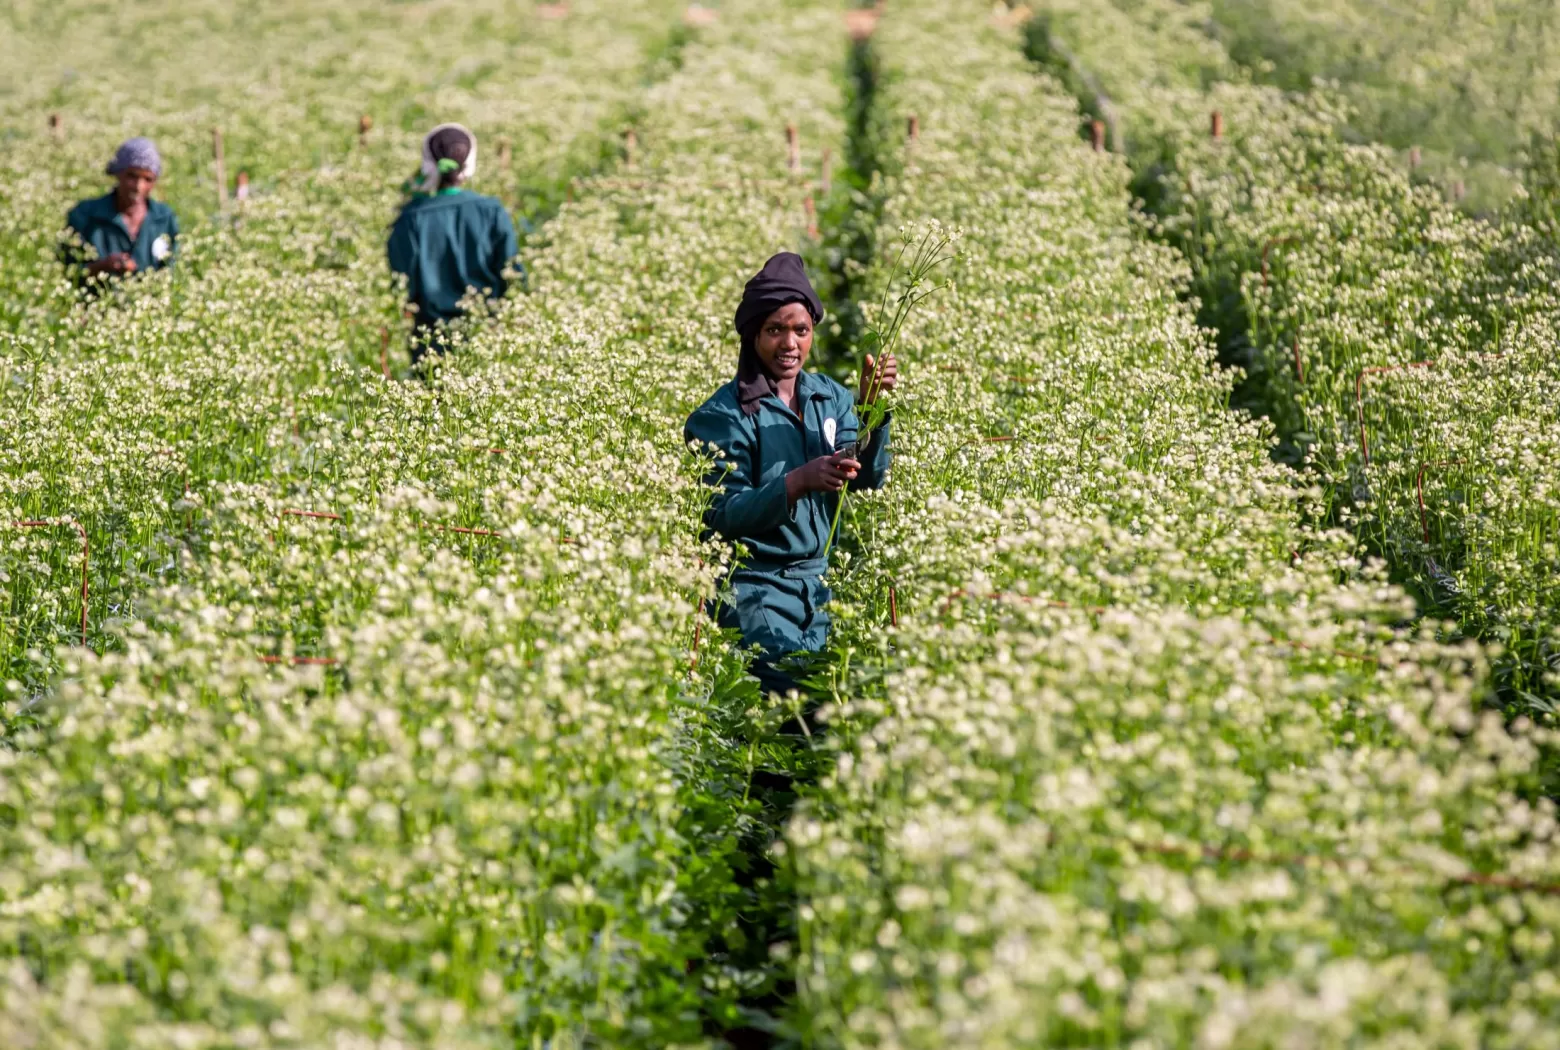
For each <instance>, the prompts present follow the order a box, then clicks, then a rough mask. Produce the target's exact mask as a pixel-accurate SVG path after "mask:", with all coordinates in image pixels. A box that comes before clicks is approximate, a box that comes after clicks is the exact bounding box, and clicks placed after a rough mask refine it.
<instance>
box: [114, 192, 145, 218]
mask: <svg viewBox="0 0 1560 1050" xmlns="http://www.w3.org/2000/svg"><path fill="white" fill-rule="evenodd" d="M114 207H115V208H116V209H118V211H119V214H121V215H140V214H141V213H142V212H144V211H146V198H145V197H143V196H141V195H140V194H138V193H121V192H119V191H118V190H115V191H114Z"/></svg>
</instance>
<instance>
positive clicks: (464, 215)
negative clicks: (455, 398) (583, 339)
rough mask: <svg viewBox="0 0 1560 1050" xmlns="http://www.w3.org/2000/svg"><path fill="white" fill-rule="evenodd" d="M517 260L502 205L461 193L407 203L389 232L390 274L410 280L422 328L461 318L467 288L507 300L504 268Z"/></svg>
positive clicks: (450, 192) (443, 193)
mask: <svg viewBox="0 0 1560 1050" xmlns="http://www.w3.org/2000/svg"><path fill="white" fill-rule="evenodd" d="M518 254H520V242H519V239H518V238H517V237H516V236H515V224H514V223H513V222H511V221H510V219H509V213H508V212H506V211H505V210H504V205H503V203H502V202H501V201H499V200H498V199H496V198H494V197H484V196H482V195H481V194H479V193H471V192H469V191H467V190H462V189H450V190H443V191H441V192H439V193H436V194H434V195H432V196H428V197H416V198H414V199H412V200H411V201H408V202H407V204H406V206H405V207H403V208H402V209H401V214H400V215H399V216H397V218H396V220H395V226H394V228H393V229H391V231H390V244H389V256H390V269H392V270H394V271H395V272H396V273H402V274H405V275H406V284H407V297H408V298H409V299H410V300H411V301H412V302H413V303H415V304H416V306H417V322H418V323H419V324H431V323H433V322H435V321H448V320H451V319H453V318H456V317H459V316H460V315H461V313H462V311H461V309H460V300H461V298H462V297H464V296H465V294H466V290H467V289H469V288H476V289H478V290H480V291H481V292H482V293H483V294H485V295H486V296H487V297H488V298H490V299H497V298H500V297H501V296H503V294H504V291H505V290H506V289H507V287H508V282H507V281H506V280H505V278H504V268H505V267H506V266H508V265H509V263H510V262H511V261H512V260H513V259H514V257H515V256H516V255H518Z"/></svg>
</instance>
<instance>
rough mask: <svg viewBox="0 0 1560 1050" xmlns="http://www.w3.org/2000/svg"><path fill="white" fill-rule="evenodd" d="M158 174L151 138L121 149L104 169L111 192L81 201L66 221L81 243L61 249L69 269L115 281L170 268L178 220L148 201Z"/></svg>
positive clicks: (161, 205) (164, 207)
mask: <svg viewBox="0 0 1560 1050" xmlns="http://www.w3.org/2000/svg"><path fill="white" fill-rule="evenodd" d="M162 170H163V169H162V157H161V156H160V155H159V154H158V152H157V147H156V146H155V145H153V144H152V140H151V139H146V138H133V139H127V140H126V141H125V142H124V143H123V144H121V145H120V147H119V149H118V150H117V151H116V152H115V153H114V159H113V160H111V161H109V162H108V168H107V172H108V174H109V175H112V176H113V177H114V179H115V180H116V184H115V186H114V189H113V190H112V191H110V192H109V193H108V194H106V195H105V196H102V197H93V198H91V199H89V200H84V201H82V202H81V203H80V204H78V205H76V206H75V207H74V208H72V209H71V210H70V215H68V216H67V217H66V219H65V222H66V225H68V226H69V227H70V228H71V230H72V231H74V232H75V234H76V236H77V237H78V238H79V239H80V243H68V244H66V245H65V248H64V254H65V259H66V262H67V264H68V265H70V266H71V267H73V268H74V269H76V271H77V273H79V274H82V275H84V276H87V277H96V276H99V275H103V276H115V277H118V276H123V275H125V274H130V273H144V272H145V271H147V270H160V269H162V268H163V267H165V266H168V265H170V264H171V263H172V262H173V259H174V256H175V254H176V253H177V252H178V245H179V220H178V218H177V217H176V216H175V215H174V214H173V209H172V208H170V207H168V206H167V205H166V204H164V203H162V202H161V201H154V200H152V189H153V188H154V187H155V186H156V185H157V180H158V178H160V177H161V176H162ZM87 248H91V249H92V252H88V251H86V250H85V249H87ZM93 253H95V254H96V257H95V258H93Z"/></svg>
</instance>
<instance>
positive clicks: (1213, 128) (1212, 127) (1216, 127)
mask: <svg viewBox="0 0 1560 1050" xmlns="http://www.w3.org/2000/svg"><path fill="white" fill-rule="evenodd" d="M1208 134H1209V135H1211V136H1212V137H1213V139H1214V140H1215V141H1217V140H1218V139H1222V138H1223V137H1224V114H1223V113H1220V112H1219V111H1218V110H1214V111H1213V117H1212V118H1211V119H1210V120H1209V121H1208Z"/></svg>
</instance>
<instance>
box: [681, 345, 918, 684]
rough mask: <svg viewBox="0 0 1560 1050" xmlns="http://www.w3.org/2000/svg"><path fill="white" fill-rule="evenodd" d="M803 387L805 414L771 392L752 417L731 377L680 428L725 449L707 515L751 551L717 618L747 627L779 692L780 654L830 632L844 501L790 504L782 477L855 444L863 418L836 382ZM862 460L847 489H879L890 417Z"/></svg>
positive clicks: (712, 528)
mask: <svg viewBox="0 0 1560 1050" xmlns="http://www.w3.org/2000/svg"><path fill="white" fill-rule="evenodd" d="M796 388H797V397H798V400H799V401H800V403H801V406H802V411H801V414H800V415H798V414H797V413H795V412H793V411H791V408H790V406H788V405H786V404H785V403H784V402H782V401H781V400H780V399H779V398H778V397H775V396H774V395H770V396H768V397H765V398H764V399H763V400H762V401H760V402H759V408H758V412H757V413H755V414H754V415H751V416H745V415H743V414H742V408H741V405H740V403H739V402H738V399H737V383H736V380H732V381H731V382H729V383H727V384H726V385H725V386H723V387H721V388H720V389H719V390H717V391H716V392H715V395H714V396H713V397H711V398H710V399H709V400H708V401H706V402H705V403H704V404H702V405H700V406H699V408H698V409H697V410H696V411H695V412H694V413H693V415H691V416H689V417H688V422H687V425H686V426H685V427H684V428H683V434H684V437H685V438H686V439H687V440H689V441H698V442H706V443H708V444H711V445H714V446H715V447H717V448H719V449H720V450H721V454H720V455H719V456H717V459H716V464H715V467H714V468H713V469H712V470H711V471H710V473H709V474H708V475H707V476H706V479H705V480H706V482H707V483H708V484H709V485H711V486H712V487H714V488H715V489H716V490H717V491H716V494H715V499H714V501H713V502H712V503H711V504H710V507H709V510H708V511H706V512H705V516H704V524H705V528H706V530H707V532H706V535H708V534H711V533H713V534H717V535H719V536H721V537H722V538H724V539H726V540H728V541H732V542H741V543H742V544H743V545H744V546H746V547H747V548H748V550H749V551H750V555H749V557H748V560H747V561H746V562H745V563H744V564H743V565H742V566H741V567H740V568H738V569H737V570H736V571H735V572H734V573H733V574H732V588H731V589H732V600H731V603H730V604H725V603H722V605H721V606H720V607H719V608H718V609H717V617H718V619H719V621H720V623H721V624H722V626H726V627H733V628H736V629H738V630H740V631H741V633H742V639H743V641H744V642H746V643H747V644H750V645H757V646H758V647H759V649H760V650H761V656H760V659H759V661H758V662H757V663H756V664H755V665H754V668H753V670H754V673H755V674H757V676H758V678H759V680H760V681H761V682H762V683H763V684H764V685H765V686H766V687H769V688H772V689H775V690H777V691H783V690H784V689H786V688H788V687H789V686H790V685H793V684H794V682H792V681H791V680H790V679H789V678H788V677H787V676H786V675H785V674H784V673H783V672H777V671H776V670H775V669H774V667H773V661H774V660H776V659H777V658H779V657H781V656H784V655H785V654H787V653H794V652H815V651H817V650H819V649H822V648H823V646H824V643H825V642H826V641H827V639H828V629H829V617H828V614H827V612H826V611H825V610H824V606H825V605H826V604H827V603H828V601H829V597H830V595H829V591H828V588H827V587H825V586H824V584H823V574H824V572H825V571H827V569H828V561H827V559H826V558H825V557H824V545H825V544H826V543H827V542H828V539H829V528H830V526H831V525H832V523H833V520H834V511H835V508H836V507H837V506H838V505H839V496H838V495H837V494H835V493H832V492H809V493H806V494H805V495H803V496H802V497H801V498H800V499H798V500H797V501H796V504H795V505H794V506H793V505H792V504H791V503H790V502H789V501H788V500H787V499H786V494H785V476H786V474H787V473H789V472H790V471H792V470H795V469H796V468H797V467H800V466H801V465H802V464H804V463H807V462H808V461H810V460H813V459H817V458H818V457H819V456H826V455H829V454H831V453H832V452H833V451H834V450H835V449H836V448H838V447H839V446H840V445H841V444H843V443H845V442H847V441H855V440H856V435H857V431H858V428H859V425H860V424H859V422H858V420H857V418H856V399H855V397H854V396H853V395H852V394H851V392H850V391H849V390H846V389H845V388H844V387H843V386H841V385H840V384H838V383H836V382H835V381H834V380H832V379H829V378H828V377H826V376H820V375H815V374H813V373H811V372H803V373H802V374H801V375H800V376H799V377H798V378H797V381H796ZM831 432H832V434H833V435H834V440H833V443H832V444H831V443H830V441H829V439H828V435H829V434H830V433H831ZM856 458H857V459H858V460H859V461H860V462H861V473H860V474H858V475H857V476H856V479H855V480H854V481H852V482H851V484H850V487H851V488H852V489H875V488H879V487H881V486H882V484H883V482H884V481H885V480H886V478H887V474H888V466H889V453H888V420H886V419H885V420H884V422H883V424H882V425H881V426H880V427H879V428H878V429H877V430H876V431H874V432H873V434H872V437H871V445H870V447H869V448H867V449H866V450H865V451H863V452H858V454H857V457H856Z"/></svg>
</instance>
